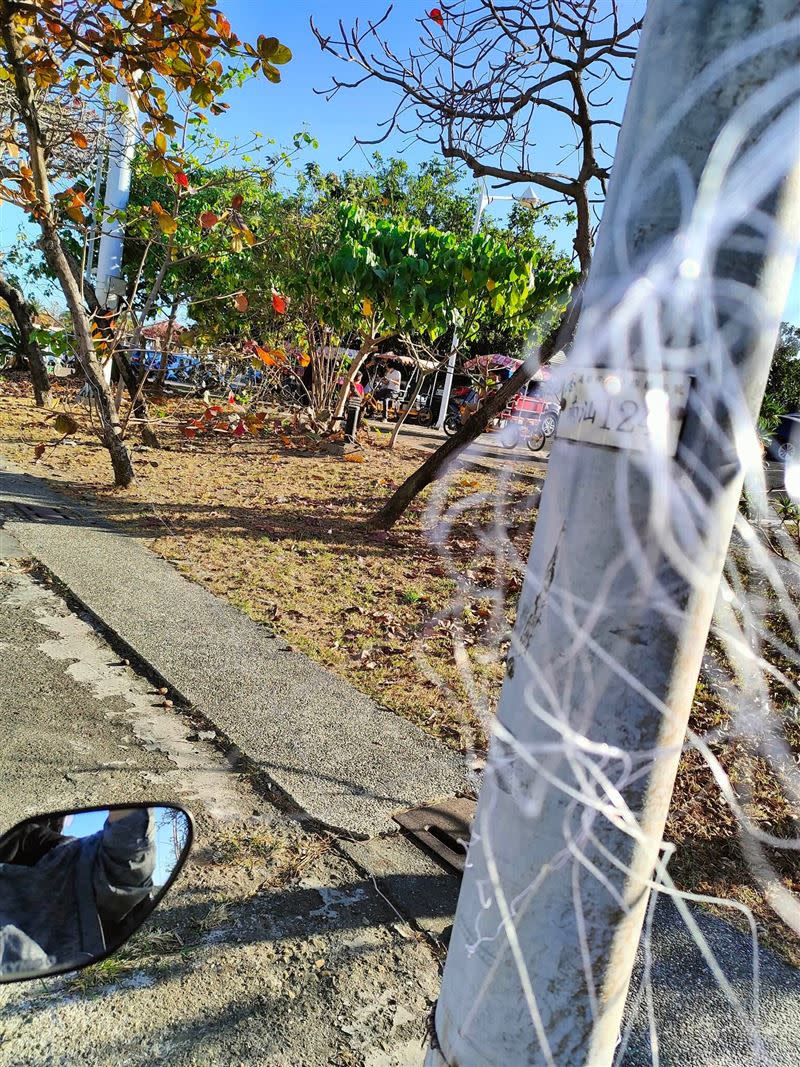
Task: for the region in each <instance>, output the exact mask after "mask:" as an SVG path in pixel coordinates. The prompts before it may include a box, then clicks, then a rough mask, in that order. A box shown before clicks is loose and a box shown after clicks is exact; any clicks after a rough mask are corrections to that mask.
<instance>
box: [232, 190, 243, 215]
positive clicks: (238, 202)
mask: <svg viewBox="0 0 800 1067" xmlns="http://www.w3.org/2000/svg"><path fill="white" fill-rule="evenodd" d="M243 203H244V197H243V196H241V195H240V194H239V193H237V194H236V196H235V197H234V198H233V200H231V207H232V208H233V210H234V211H238V210H239V208H240V207H241V206H242V204H243Z"/></svg>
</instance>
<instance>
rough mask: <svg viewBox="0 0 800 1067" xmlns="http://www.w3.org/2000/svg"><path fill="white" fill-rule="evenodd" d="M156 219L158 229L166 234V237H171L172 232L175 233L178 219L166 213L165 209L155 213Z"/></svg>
mask: <svg viewBox="0 0 800 1067" xmlns="http://www.w3.org/2000/svg"><path fill="white" fill-rule="evenodd" d="M156 221H157V222H158V228H159V230H161V232H162V233H164V234H166V235H167V237H171V236H172V235H173V234H174V233H177V230H178V220H177V219H174V218H173V217H172V215H169V214H167V212H166V211H164V212H162V213H161V214H160V215H157V216H156Z"/></svg>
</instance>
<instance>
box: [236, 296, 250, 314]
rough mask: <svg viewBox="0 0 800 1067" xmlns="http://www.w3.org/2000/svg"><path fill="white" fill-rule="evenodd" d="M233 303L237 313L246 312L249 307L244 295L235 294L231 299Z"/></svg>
mask: <svg viewBox="0 0 800 1067" xmlns="http://www.w3.org/2000/svg"><path fill="white" fill-rule="evenodd" d="M233 303H234V305H235V307H236V310H237V311H247V309H248V308H249V307H250V301H249V300H248V299H247V297H246V296H245V295H244V293H237V294H236V296H235V297H234V298H233Z"/></svg>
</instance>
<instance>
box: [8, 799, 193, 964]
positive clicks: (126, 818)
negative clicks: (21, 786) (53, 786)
mask: <svg viewBox="0 0 800 1067" xmlns="http://www.w3.org/2000/svg"><path fill="white" fill-rule="evenodd" d="M193 836H194V827H193V823H192V818H191V816H190V815H189V813H188V812H187V811H184V809H183V808H179V807H176V806H175V805H171V804H159V805H155V806H152V805H145V804H129V805H122V804H112V805H107V806H105V807H102V808H81V809H77V810H71V811H57V812H52V813H50V814H47V815H37V816H34V817H33V818H30V819H25V820H24V822H21V823H18V824H17V825H16V826H14V827H13V828H12V829H11V830H9V831H8V833H6V834H4V835H3V836H2V837H0V983H4V982H21V981H28V980H30V979H32V978H43V977H44V976H46V975H53V974H63V973H64V972H65V971H76V970H80V969H81V968H83V967H88V966H89V965H90V964H92V963H98V962H99V961H100V960H104V959H106V957H108V956H110V955H112V954H113V953H114V952H116V951H117V949H119V948H120V947H121V946H122V945H123V944H124V943H125V942H126V941H127V940H128V938H129V937H131V935H132V934H134V933H135V932H136V931H137V930H138V929H139V928H140V927H141V926H142V924H143V923H144V922H145V920H146V919H147V918H148V916H149V915H150V914H151V912H152V911H153V910H154V909H155V908H156V907H157V906H158V904H159V903H160V902H161V900H162V899H163V897H164V895H165V894H166V893H167V891H168V890H169V888H170V886H171V885H172V883H173V882H174V881H175V879H176V877H177V876H178V873H179V872H180V870H181V868H182V867H183V865H184V864H185V863H186V860H187V858H188V856H189V851H190V849H191V846H192V838H193Z"/></svg>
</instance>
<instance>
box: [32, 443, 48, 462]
mask: <svg viewBox="0 0 800 1067" xmlns="http://www.w3.org/2000/svg"><path fill="white" fill-rule="evenodd" d="M46 451H47V445H37V446H36V448H34V450H33V456H34V459H37V460H38V459H41V458H42V456H43V455H44V454H45V452H46Z"/></svg>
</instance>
